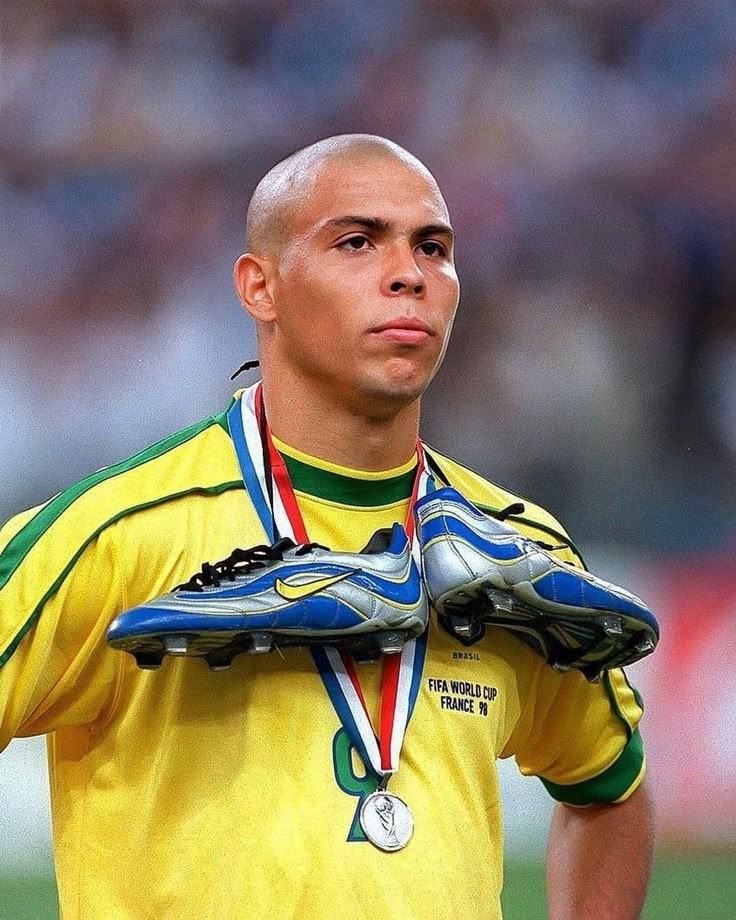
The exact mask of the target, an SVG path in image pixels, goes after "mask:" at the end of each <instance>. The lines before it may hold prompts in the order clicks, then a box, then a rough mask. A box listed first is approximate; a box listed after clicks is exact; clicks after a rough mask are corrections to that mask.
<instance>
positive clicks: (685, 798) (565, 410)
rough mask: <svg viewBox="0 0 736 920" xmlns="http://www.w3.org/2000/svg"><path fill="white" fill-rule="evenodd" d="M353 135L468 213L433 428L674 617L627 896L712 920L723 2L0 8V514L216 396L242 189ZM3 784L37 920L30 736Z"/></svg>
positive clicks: (731, 145) (534, 824) (9, 756)
mask: <svg viewBox="0 0 736 920" xmlns="http://www.w3.org/2000/svg"><path fill="white" fill-rule="evenodd" d="M343 131H368V132H375V133H379V134H384V135H387V136H389V137H391V138H393V139H395V140H396V141H398V142H399V143H402V144H404V145H405V146H407V147H408V148H409V149H411V150H412V151H414V152H415V153H416V154H418V155H419V156H420V157H422V158H423V159H424V160H425V161H426V162H427V163H428V165H429V166H430V167H431V168H432V169H433V171H434V172H435V174H436V175H437V177H438V179H439V181H440V184H441V186H442V187H443V189H444V191H445V194H446V197H447V200H448V203H449V206H450V210H451V214H452V216H453V222H454V224H455V226H456V228H457V230H458V233H459V247H458V266H459V271H460V275H461V279H462V282H463V299H462V309H461V313H460V315H459V318H458V322H457V326H456V331H455V336H454V339H453V342H452V345H451V347H450V351H449V353H448V357H447V362H446V364H445V367H444V369H443V370H442V372H441V374H440V376H439V378H438V380H437V381H436V383H435V385H434V387H433V389H432V390H431V392H430V395H429V396H428V398H427V400H426V414H425V422H426V424H425V437H426V439H427V440H428V441H429V442H430V443H433V444H436V445H437V446H438V447H439V448H441V449H445V450H447V451H449V452H451V453H453V454H454V455H455V456H457V457H458V458H459V459H461V460H463V461H465V462H467V463H469V464H470V465H471V466H473V467H475V468H476V469H478V470H480V471H482V472H483V473H485V474H486V475H488V476H489V477H490V478H492V479H494V480H496V481H498V482H500V483H502V484H504V485H506V486H507V487H509V488H512V489H515V490H518V491H519V492H521V493H522V494H527V495H530V496H533V497H534V498H535V500H537V501H539V502H541V503H542V504H544V505H546V506H547V507H549V508H550V509H551V510H552V511H553V512H554V513H555V514H556V515H557V516H558V517H560V518H561V519H562V520H563V521H564V522H565V524H566V525H567V527H568V528H569V530H570V531H571V533H572V534H573V536H574V538H575V539H576V541H577V542H578V544H579V545H580V546H581V547H582V548H583V550H584V552H585V554H586V556H587V557H588V560H589V562H590V563H592V564H593V566H594V567H595V568H596V569H597V570H598V571H599V572H601V573H602V574H605V575H608V576H609V577H612V578H614V579H616V580H619V581H622V582H623V583H624V584H627V585H628V586H630V587H632V588H633V589H635V590H638V591H639V592H640V593H642V594H644V596H645V597H647V599H649V600H650V601H651V602H652V604H653V606H654V607H655V609H657V611H658V612H659V614H660V617H661V621H662V625H663V630H664V639H663V641H662V644H661V648H660V651H659V652H658V654H657V655H656V656H655V657H654V658H653V659H650V660H648V661H647V662H644V663H642V664H640V665H638V666H637V667H635V668H633V669H632V672H631V676H632V678H633V680H634V682H635V683H638V684H639V687H640V689H642V691H643V692H644V696H645V700H646V702H647V707H648V713H647V716H646V721H645V723H644V735H645V739H646V741H647V745H648V749H649V755H650V764H651V775H652V778H653V782H654V785H655V792H656V795H657V799H658V804H659V817H660V840H659V845H658V863H657V869H656V872H655V878H654V882H653V886H652V892H651V896H650V899H649V903H648V906H647V909H646V912H645V917H647V918H655V917H656V918H659V917H662V918H664V917H667V918H670V917H675V916H688V917H697V918H721V917H725V916H728V915H732V914H731V911H732V909H733V903H732V893H733V878H734V873H736V857H735V855H734V854H735V853H736V756H735V755H736V729H735V728H734V726H735V725H736V719H735V718H734V716H735V715H736V669H735V668H734V651H735V650H736V617H734V615H733V614H734V612H735V610H734V608H736V600H735V598H736V565H735V564H734V562H733V560H732V556H733V553H732V550H733V548H734V546H736V514H735V513H734V512H736V492H735V491H734V472H735V470H734V464H735V462H736V312H735V311H734V305H735V304H734V294H735V292H736V270H735V269H734V266H736V258H735V257H736V232H735V230H736V157H735V156H734V150H735V149H736V5H734V4H733V2H732V0H693V2H687V3H686V2H674V0H546V2H542V0H514V2H511V0H458V2H451V0H423V2H409V0H373V2H370V3H361V2H355V0H315V2H298V0H239V2H235V0H188V2H173V0H54V2H48V0H47V2H38V0H3V3H2V7H1V8H0V213H2V227H3V232H2V247H1V249H0V323H1V324H2V334H1V335H0V431H2V434H3V437H2V439H0V519H4V518H5V517H7V516H8V515H10V514H11V513H13V512H15V511H17V510H19V509H20V508H22V507H24V506H27V505H30V504H34V503H37V502H38V501H41V500H43V499H44V498H46V497H48V496H49V495H50V494H51V493H53V492H55V491H57V490H59V489H61V488H62V487H64V486H65V485H67V484H69V483H70V482H72V481H74V480H75V479H77V478H79V477H80V476H82V475H83V474H85V473H87V472H89V471H90V470H92V469H94V468H97V467H100V466H103V465H106V464H109V463H112V462H115V461H117V460H119V459H121V458H122V457H125V456H127V455H129V454H131V453H133V452H134V451H136V450H138V449H140V448H141V447H142V446H144V445H145V444H147V443H149V442H151V441H152V440H155V439H157V438H158V437H160V436H162V435H163V434H165V433H168V432H169V431H171V430H174V429H176V428H177V427H181V426H184V425H186V424H188V423H190V422H192V421H194V420H196V419H198V418H199V417H201V416H202V415H204V414H209V413H210V412H211V411H216V410H218V409H219V408H220V407H222V406H224V405H225V404H226V402H227V400H228V398H229V396H230V394H231V384H230V383H229V381H228V375H229V373H230V371H231V370H232V369H233V368H234V367H236V366H238V365H239V364H240V363H241V361H242V360H243V359H244V358H246V357H248V356H250V355H253V354H254V351H255V344H254V337H253V330H252V328H251V327H250V326H249V325H248V323H247V322H246V320H245V318H244V316H243V314H242V312H241V310H240V309H239V307H238V305H237V301H236V298H235V295H234V293H233V291H232V287H231V282H230V273H231V265H232V262H233V260H234V258H235V257H236V255H237V254H238V253H239V252H240V250H241V245H242V235H243V222H244V212H245V206H246V203H247V200H248V196H249V194H250V192H251V191H252V188H253V186H254V184H255V182H256V181H257V179H258V178H259V177H260V176H261V175H262V174H263V172H264V171H265V170H266V169H267V168H268V167H269V166H271V165H272V164H273V163H275V162H276V161H277V160H278V159H280V158H281V157H282V156H284V155H285V154H287V153H289V152H291V151H292V150H293V149H295V148H297V147H300V146H303V145H304V144H307V143H309V142H311V141H313V140H315V139H317V138H319V137H322V136H326V135H329V134H335V133H339V132H343ZM143 756H145V755H143ZM503 778H504V784H505V788H506V793H507V800H508V805H507V822H508V839H507V846H508V849H509V870H508V890H507V893H506V897H505V901H506V910H507V915H508V917H509V918H510V920H514V918H535V917H541V916H542V915H543V895H542V893H541V892H542V880H541V869H540V865H541V863H540V860H541V857H542V853H543V846H544V834H545V829H546V823H547V820H548V816H549V803H548V802H547V800H546V796H545V794H544V793H543V791H542V789H541V785H540V784H538V783H536V782H535V781H533V780H527V781H524V780H521V779H520V778H519V777H517V776H516V775H515V773H514V770H513V766H512V765H508V764H507V765H504V769H503ZM0 783H1V784H2V788H3V794H2V796H1V797H0V915H1V916H3V917H5V916H8V917H13V918H26V917H27V918H34V920H39V918H40V920H43V918H47V917H54V916H55V909H54V899H53V881H52V875H51V872H52V870H51V861H50V860H51V857H50V843H49V830H48V810H47V785H46V780H45V766H44V761H43V743H42V742H40V741H39V740H38V739H36V740H31V741H16V742H14V743H13V744H12V745H11V746H10V748H9V750H8V751H7V752H6V753H5V754H4V755H3V756H2V757H0ZM458 846H462V839H461V837H459V839H458ZM111 858H114V855H113V854H111ZM729 891H730V893H731V898H730V900H729V898H728V894H729Z"/></svg>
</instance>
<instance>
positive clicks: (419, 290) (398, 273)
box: [383, 252, 427, 297]
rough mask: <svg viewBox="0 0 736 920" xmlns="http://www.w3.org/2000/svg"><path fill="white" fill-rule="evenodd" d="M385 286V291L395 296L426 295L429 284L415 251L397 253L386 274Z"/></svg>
mask: <svg viewBox="0 0 736 920" xmlns="http://www.w3.org/2000/svg"><path fill="white" fill-rule="evenodd" d="M383 287H384V293H386V294H388V295H390V296H394V297H396V296H401V295H402V294H403V295H406V294H409V295H410V296H412V297H423V296H424V294H425V293H426V290H427V286H426V282H425V280H424V275H423V274H422V272H421V270H420V268H419V266H418V265H417V263H416V261H415V259H414V253H413V252H412V253H402V254H401V255H399V254H396V256H395V257H394V259H392V261H391V264H390V265H389V266H388V267H387V271H386V273H385V274H384V280H383Z"/></svg>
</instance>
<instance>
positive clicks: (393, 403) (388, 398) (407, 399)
mask: <svg viewBox="0 0 736 920" xmlns="http://www.w3.org/2000/svg"><path fill="white" fill-rule="evenodd" d="M428 384H429V380H427V379H426V378H424V377H423V378H421V379H419V378H418V377H416V376H414V377H411V378H406V377H405V378H401V377H399V378H397V377H391V376H388V377H384V378H379V379H372V380H370V381H364V382H363V385H362V386H360V387H356V389H357V390H358V392H359V393H360V396H361V402H363V404H364V405H365V406H366V408H369V407H370V408H372V409H373V410H374V411H377V412H379V413H380V414H382V415H383V414H392V413H395V412H400V411H401V410H402V409H405V408H406V407H407V406H410V405H411V404H412V403H414V402H416V401H417V400H418V399H419V397H420V396H421V395H422V393H424V391H425V390H426V389H427V386H428Z"/></svg>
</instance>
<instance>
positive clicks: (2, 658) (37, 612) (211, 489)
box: [0, 479, 245, 668]
mask: <svg viewBox="0 0 736 920" xmlns="http://www.w3.org/2000/svg"><path fill="white" fill-rule="evenodd" d="M243 488H245V487H244V485H243V481H242V480H241V479H238V480H237V481H234V482H223V483H220V485H217V486H195V487H194V488H191V489H186V490H185V491H183V492H176V493H175V494H172V495H164V496H162V497H160V498H156V499H154V500H153V501H150V502H145V503H144V504H141V505H135V506H133V507H131V508H126V509H125V510H124V511H120V512H119V513H118V514H115V515H114V516H113V517H111V518H110V519H109V520H107V521H105V523H104V524H101V525H100V526H99V527H98V528H97V529H96V530H95V531H93V533H91V534H90V535H89V536H88V537H87V539H86V540H85V541H84V542H83V543H82V545H81V546H80V547H79V548H78V549H77V551H76V552H75V553H74V555H73V556H72V558H71V559H70V560H69V563H68V564H67V565H66V567H65V568H64V569H63V570H62V571H61V572H60V573H59V575H58V576H57V577H56V579H55V580H54V583H53V584H52V585H51V587H50V588H49V589H48V591H47V592H46V593H45V594H44V596H43V597H42V598H41V600H40V602H39V603H38V604H37V605H36V607H35V609H34V610H33V612H32V613H31V615H30V616H29V617H28V619H27V620H26V622H25V623H24V624H23V626H21V628H20V629H19V630H18V632H17V633H16V635H15V638H14V639H13V640H12V641H11V643H10V645H9V646H8V647H7V648H6V649H5V651H4V652H3V653H2V655H0V668H1V667H2V666H3V665H4V664H5V663H6V662H7V661H9V660H10V659H11V658H12V656H13V653H14V652H15V650H16V649H17V648H18V646H19V645H20V642H21V640H22V639H23V637H24V636H25V635H26V633H27V632H28V631H29V630H30V629H31V628H32V627H33V625H34V624H35V623H36V621H37V620H38V618H39V617H40V616H41V613H42V612H43V608H44V606H45V605H46V602H47V601H48V600H50V598H52V597H53V596H54V594H56V592H57V591H58V590H59V588H60V587H61V586H62V585H63V584H64V582H65V580H66V578H67V576H68V575H69V573H70V572H71V570H72V569H73V568H74V566H75V565H76V563H77V560H78V559H79V557H80V556H81V555H82V553H83V552H84V551H85V549H87V547H88V546H89V544H90V543H91V542H92V541H93V540H95V539H96V538H97V537H98V536H99V535H100V534H101V533H102V531H103V530H105V528H106V527H110V526H111V525H112V524H114V523H115V522H116V521H119V520H120V519H121V518H124V517H126V516H127V515H129V514H133V513H135V512H136V511H143V510H145V509H146V508H152V507H154V506H155V505H161V504H163V503H164V502H168V501H174V500H175V499H177V498H184V497H185V496H187V495H195V494H197V493H200V494H202V495H220V494H222V493H223V492H228V491H229V490H231V489H243Z"/></svg>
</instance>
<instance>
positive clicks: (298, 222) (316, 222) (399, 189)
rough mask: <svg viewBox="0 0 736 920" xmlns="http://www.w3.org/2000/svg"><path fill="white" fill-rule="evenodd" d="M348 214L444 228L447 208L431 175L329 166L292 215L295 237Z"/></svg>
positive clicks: (379, 165) (389, 166)
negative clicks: (438, 223) (442, 224)
mask: <svg viewBox="0 0 736 920" xmlns="http://www.w3.org/2000/svg"><path fill="white" fill-rule="evenodd" d="M349 214H360V215H365V216H370V217H375V218H379V219H381V220H384V221H387V222H391V223H395V222H401V223H408V224H428V223H437V222H442V223H448V222H449V216H448V213H447V206H446V204H445V200H444V198H443V197H442V193H441V192H440V189H439V187H438V185H437V183H436V181H435V180H434V178H433V177H432V176H431V174H429V173H426V174H425V173H423V172H420V171H419V170H417V169H414V168H412V167H411V166H408V165H407V164H405V163H402V162H401V161H397V160H393V161H387V160H379V161H377V162H366V161H359V162H354V163H350V162H347V163H346V162H342V163H330V164H329V165H328V166H326V167H325V169H323V170H321V171H320V173H319V175H318V176H316V177H315V181H314V183H313V184H312V186H311V188H310V189H309V190H308V192H307V194H305V195H304V197H303V198H302V199H301V201H300V202H299V206H298V207H297V208H296V209H295V213H294V215H293V217H294V229H295V230H296V231H297V232H300V231H304V230H307V229H311V228H314V229H316V230H318V229H320V228H321V227H323V226H326V225H328V224H329V223H330V221H332V220H334V219H336V218H341V217H343V216H345V215H349Z"/></svg>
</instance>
